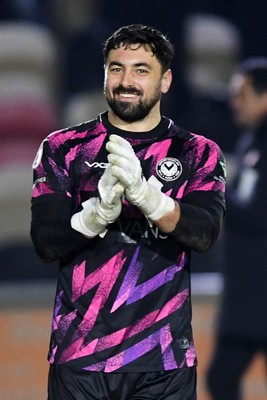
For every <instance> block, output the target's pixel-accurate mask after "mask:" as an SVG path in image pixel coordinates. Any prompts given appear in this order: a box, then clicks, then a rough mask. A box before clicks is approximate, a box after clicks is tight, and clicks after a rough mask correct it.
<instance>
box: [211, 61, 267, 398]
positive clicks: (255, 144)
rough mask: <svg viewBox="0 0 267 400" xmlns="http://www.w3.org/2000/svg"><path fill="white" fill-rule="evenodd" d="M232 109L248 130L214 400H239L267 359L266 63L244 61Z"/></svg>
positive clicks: (231, 208) (230, 222) (229, 220)
mask: <svg viewBox="0 0 267 400" xmlns="http://www.w3.org/2000/svg"><path fill="white" fill-rule="evenodd" d="M230 88H231V93H230V94H231V104H232V107H233V113H234V116H235V119H236V122H237V124H238V125H239V127H242V128H243V129H244V130H245V131H244V134H243V135H242V136H241V138H240V141H239V143H238V146H237V152H236V156H237V165H238V168H237V171H236V174H235V176H234V178H233V180H232V182H231V184H229V187H228V189H227V193H228V195H227V217H226V221H225V222H226V223H225V230H224V241H225V257H226V259H225V265H224V268H223V274H224V280H225V282H224V293H223V298H222V304H221V310H220V319H219V324H218V332H217V338H216V346H215V352H214V355H213V360H212V362H211V364H210V367H209V371H208V377H207V382H208V387H209V390H210V392H211V395H212V399H214V400H220V399H224V400H225V399H227V400H240V399H241V398H242V383H243V381H242V377H243V376H244V373H245V371H246V370H247V368H248V366H249V365H250V364H251V362H252V360H253V358H254V356H255V355H256V354H257V353H258V352H263V353H264V354H265V356H266V360H267V319H266V314H267V297H266V281H267V268H266V259H267V217H266V213H265V208H266V204H267V176H266V174H267V159H266V154H267V59H265V58H252V59H248V60H245V61H244V62H243V63H242V64H241V65H240V67H239V68H238V69H237V71H235V73H234V74H233V78H232V80H231V85H230Z"/></svg>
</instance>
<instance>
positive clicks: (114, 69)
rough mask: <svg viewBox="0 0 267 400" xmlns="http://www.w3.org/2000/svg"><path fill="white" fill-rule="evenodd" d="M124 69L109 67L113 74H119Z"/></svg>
mask: <svg viewBox="0 0 267 400" xmlns="http://www.w3.org/2000/svg"><path fill="white" fill-rule="evenodd" d="M121 71H122V68H121V67H111V68H110V69H109V72H111V73H112V74H119V73H120V72H121Z"/></svg>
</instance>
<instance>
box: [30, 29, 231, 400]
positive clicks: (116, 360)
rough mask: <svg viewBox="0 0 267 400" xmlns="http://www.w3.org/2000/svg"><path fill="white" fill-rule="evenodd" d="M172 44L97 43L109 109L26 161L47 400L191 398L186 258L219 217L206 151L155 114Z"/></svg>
mask: <svg viewBox="0 0 267 400" xmlns="http://www.w3.org/2000/svg"><path fill="white" fill-rule="evenodd" d="M173 55H174V51H173V46H172V44H171V43H170V41H169V40H168V39H167V38H166V37H165V36H164V35H162V33H161V32H159V31H157V30H156V29H154V28H151V27H149V26H143V25H139V24H137V25H130V26H124V27H122V28H120V29H119V30H118V31H116V32H115V33H114V34H112V35H111V36H110V37H109V38H108V39H107V41H106V42H105V45H104V63H105V69H104V71H105V79H104V93H105V98H106V100H107V103H108V105H109V110H108V111H107V112H104V113H101V114H100V115H99V116H98V117H97V118H95V119H94V120H90V121H88V122H85V123H82V124H79V125H77V126H73V127H70V128H66V129H64V130H59V131H57V132H54V133H52V134H50V135H49V136H48V137H47V138H46V139H45V140H44V141H43V143H42V145H41V147H40V151H39V152H38V154H37V157H36V160H35V162H34V187H33V196H32V226H31V235H32V239H33V242H34V245H35V248H36V252H37V253H38V255H39V256H40V257H41V258H42V259H43V260H44V261H47V262H51V261H53V260H58V261H59V276H58V287H57V294H56V299H55V308H54V318H53V324H52V333H51V342H50V351H49V357H48V358H49V362H50V372H49V382H48V392H49V395H48V398H49V400H54V399H55V400H58V399H64V400H67V399H74V398H75V399H78V398H79V399H89V398H90V399H113V400H118V399H120V400H128V399H130V398H131V399H140V398H146V399H154V400H160V399H164V400H174V399H175V400H178V399H180V400H195V399H196V366H197V357H196V353H195V347H194V341H193V334H192V326H191V316H192V310H191V290H190V253H191V249H192V248H194V249H195V250H198V251H206V250H207V249H208V248H209V247H210V246H211V245H212V244H213V243H214V241H215V240H216V238H217V237H218V234H219V232H220V228H221V225H222V220H223V217H224V213H225V202H224V187H225V164H224V158H223V155H222V153H221V150H220V148H219V147H218V145H217V144H215V143H214V142H213V141H211V140H209V139H207V138H205V137H204V136H201V135H196V134H193V133H190V132H187V131H184V130H183V129H181V128H179V127H177V126H176V125H175V124H174V122H173V121H172V120H170V119H169V118H166V117H164V116H162V115H161V112H160V105H161V96H162V95H163V94H165V93H167V92H168V90H169V88H170V86H171V82H172V72H171V69H170V65H171V62H172V59H173Z"/></svg>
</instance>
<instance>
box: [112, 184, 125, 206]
mask: <svg viewBox="0 0 267 400" xmlns="http://www.w3.org/2000/svg"><path fill="white" fill-rule="evenodd" d="M123 192H124V186H123V185H122V184H121V183H120V182H118V183H117V184H116V185H115V186H114V187H113V200H112V204H117V203H118V202H119V201H120V198H121V196H122V193H123Z"/></svg>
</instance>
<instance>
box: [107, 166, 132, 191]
mask: <svg viewBox="0 0 267 400" xmlns="http://www.w3.org/2000/svg"><path fill="white" fill-rule="evenodd" d="M112 172H113V174H114V175H115V176H116V177H117V178H118V179H119V181H120V182H121V183H122V185H123V186H124V187H129V186H131V185H132V184H133V182H134V180H135V178H134V176H133V174H132V173H131V171H129V170H128V171H127V170H126V169H125V168H122V167H119V166H117V165H114V166H113V167H112Z"/></svg>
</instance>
